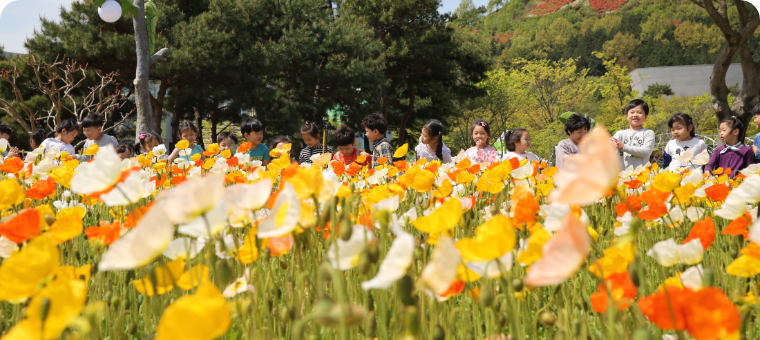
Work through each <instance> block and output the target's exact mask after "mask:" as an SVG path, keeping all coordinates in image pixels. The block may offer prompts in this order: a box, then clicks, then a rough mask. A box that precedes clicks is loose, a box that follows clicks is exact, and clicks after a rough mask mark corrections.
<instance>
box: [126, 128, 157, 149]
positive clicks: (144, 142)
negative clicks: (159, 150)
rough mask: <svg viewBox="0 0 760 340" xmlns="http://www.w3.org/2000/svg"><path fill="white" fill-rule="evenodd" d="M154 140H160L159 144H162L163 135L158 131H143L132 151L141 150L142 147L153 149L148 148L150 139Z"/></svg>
mask: <svg viewBox="0 0 760 340" xmlns="http://www.w3.org/2000/svg"><path fill="white" fill-rule="evenodd" d="M152 140H154V141H156V142H158V144H161V136H159V135H158V134H157V133H155V132H148V133H141V134H140V138H139V139H138V140H137V143H135V146H134V148H133V149H132V151H135V152H140V149H145V150H146V151H151V150H148V143H150V141H152Z"/></svg>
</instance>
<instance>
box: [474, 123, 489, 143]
mask: <svg viewBox="0 0 760 340" xmlns="http://www.w3.org/2000/svg"><path fill="white" fill-rule="evenodd" d="M476 126H480V127H482V128H483V129H484V130H486V133H487V134H488V138H489V139H490V138H491V125H490V124H488V122H486V121H485V120H482V119H478V120H476V121H475V122H473V123H472V125H471V126H470V141H471V142H472V146H475V145H476V144H475V140H474V139H472V132H473V131H475V127H476ZM487 143H488V139H486V144H487Z"/></svg>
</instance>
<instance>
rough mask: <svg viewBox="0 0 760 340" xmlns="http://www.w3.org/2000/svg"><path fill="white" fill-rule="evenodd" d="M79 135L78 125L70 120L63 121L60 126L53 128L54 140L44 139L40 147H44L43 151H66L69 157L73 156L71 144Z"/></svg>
mask: <svg viewBox="0 0 760 340" xmlns="http://www.w3.org/2000/svg"><path fill="white" fill-rule="evenodd" d="M78 134H79V124H77V123H76V122H75V121H73V120H71V119H67V120H64V121H63V122H61V125H58V126H57V127H56V128H55V138H48V139H45V140H44V141H43V142H42V144H40V146H43V147H45V150H50V149H51V148H58V150H61V151H66V152H67V153H68V154H69V155H71V156H73V155H74V154H75V152H74V147H73V146H71V142H73V141H74V138H76V137H77V135H78Z"/></svg>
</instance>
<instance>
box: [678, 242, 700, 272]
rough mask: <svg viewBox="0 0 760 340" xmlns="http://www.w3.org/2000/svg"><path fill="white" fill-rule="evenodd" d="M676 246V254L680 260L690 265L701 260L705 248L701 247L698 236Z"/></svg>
mask: <svg viewBox="0 0 760 340" xmlns="http://www.w3.org/2000/svg"><path fill="white" fill-rule="evenodd" d="M678 247H679V249H678V252H679V254H678V255H679V258H680V259H681V262H683V263H685V264H688V265H690V266H691V265H695V264H697V263H700V262H702V257H703V256H704V252H705V249H704V248H703V247H702V242H701V241H700V240H699V238H695V239H693V240H691V241H689V242H686V244H682V245H680V246H678Z"/></svg>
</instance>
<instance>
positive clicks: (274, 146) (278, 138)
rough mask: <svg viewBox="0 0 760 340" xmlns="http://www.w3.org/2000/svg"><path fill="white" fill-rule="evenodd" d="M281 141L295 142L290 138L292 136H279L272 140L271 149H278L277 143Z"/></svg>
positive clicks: (286, 142)
mask: <svg viewBox="0 0 760 340" xmlns="http://www.w3.org/2000/svg"><path fill="white" fill-rule="evenodd" d="M280 143H285V144H293V141H292V140H290V136H277V137H275V138H274V139H273V140H272V147H271V148H270V149H277V144H280Z"/></svg>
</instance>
